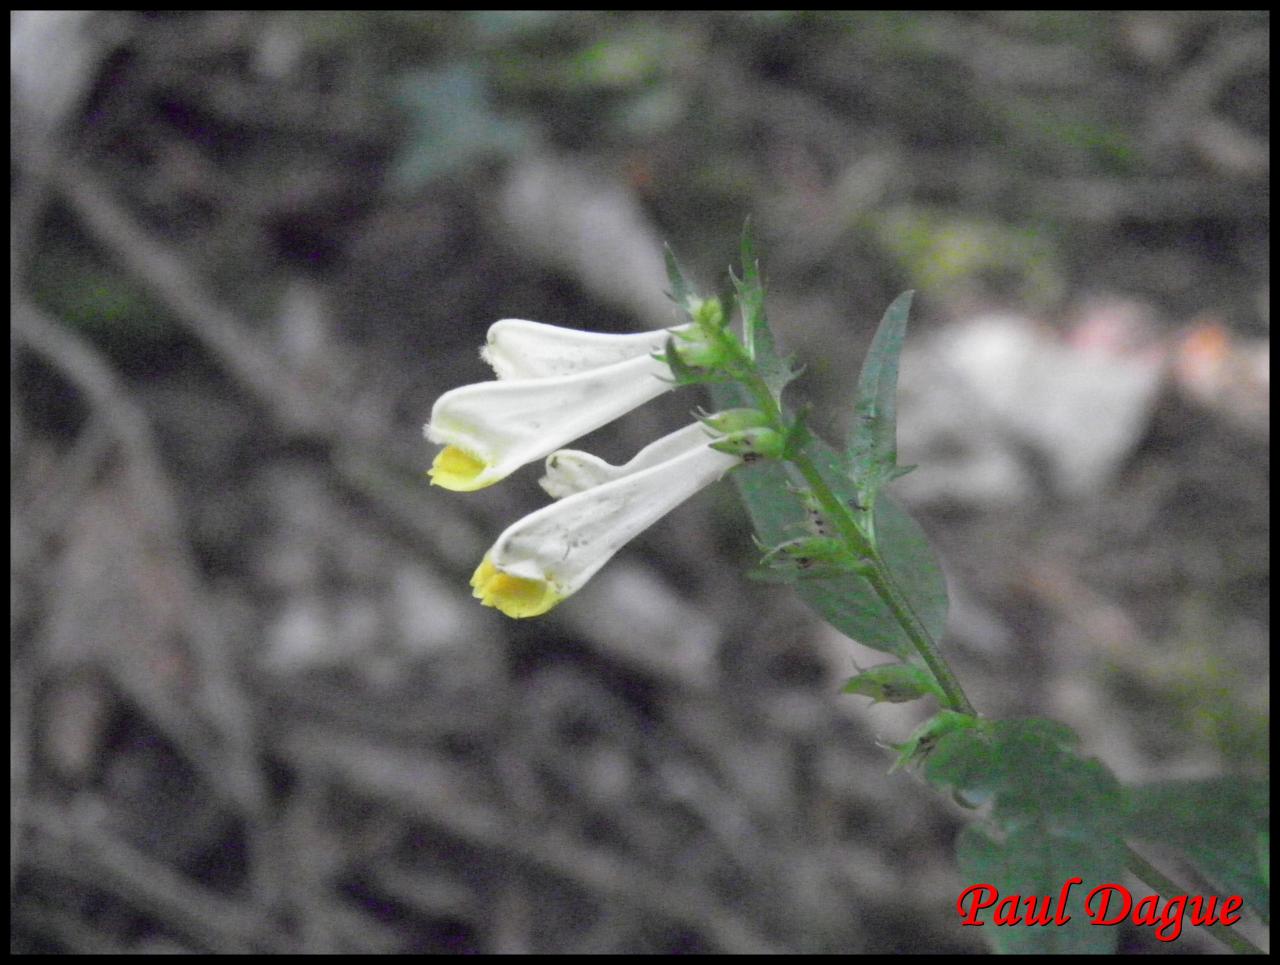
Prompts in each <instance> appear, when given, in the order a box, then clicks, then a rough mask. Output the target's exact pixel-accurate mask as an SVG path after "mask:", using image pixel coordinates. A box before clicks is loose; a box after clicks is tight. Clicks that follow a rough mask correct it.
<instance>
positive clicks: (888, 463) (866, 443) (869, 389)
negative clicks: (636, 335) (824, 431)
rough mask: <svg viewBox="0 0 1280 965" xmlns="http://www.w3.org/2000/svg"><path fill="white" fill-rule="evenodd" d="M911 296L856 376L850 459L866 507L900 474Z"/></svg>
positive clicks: (880, 332)
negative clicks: (901, 389) (902, 373)
mask: <svg viewBox="0 0 1280 965" xmlns="http://www.w3.org/2000/svg"><path fill="white" fill-rule="evenodd" d="M913 294H914V293H913V292H904V293H903V294H901V295H899V296H898V297H897V298H896V299H894V301H893V304H891V305H890V306H889V308H888V309H887V310H886V311H885V313H884V318H883V319H881V321H880V327H879V328H878V329H877V330H876V334H875V337H874V338H873V339H872V340H871V348H870V349H869V350H868V351H867V357H866V359H865V360H864V361H863V363H862V373H861V374H860V375H859V376H858V390H857V400H856V403H855V407H854V419H853V426H852V427H851V428H850V430H849V445H848V449H847V452H846V455H847V458H848V462H849V467H850V469H851V471H852V472H853V474H854V476H855V477H856V478H857V479H859V480H860V481H861V482H862V484H863V489H864V495H865V496H866V499H867V501H868V502H871V501H873V500H874V499H875V494H876V492H877V490H879V488H880V486H881V485H883V484H884V483H886V482H889V481H890V480H892V479H893V478H894V476H895V475H900V474H895V472H894V470H895V469H896V468H897V464H898V414H897V396H898V359H899V356H901V354H902V342H903V339H904V338H905V337H906V334H907V315H908V313H909V312H910V310H911V298H912V295H913Z"/></svg>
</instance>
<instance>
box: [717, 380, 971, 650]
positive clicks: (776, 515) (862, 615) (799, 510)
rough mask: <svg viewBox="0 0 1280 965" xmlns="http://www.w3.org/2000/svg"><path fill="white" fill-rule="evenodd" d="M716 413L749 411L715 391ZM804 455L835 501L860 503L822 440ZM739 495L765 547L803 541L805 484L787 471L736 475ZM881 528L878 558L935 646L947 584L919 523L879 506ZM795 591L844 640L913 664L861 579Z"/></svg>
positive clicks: (733, 390)
mask: <svg viewBox="0 0 1280 965" xmlns="http://www.w3.org/2000/svg"><path fill="white" fill-rule="evenodd" d="M712 398H713V400H714V402H715V405H716V407H717V408H732V407H734V406H738V405H744V404H747V403H748V401H749V400H748V399H747V397H746V396H745V393H743V392H742V390H741V388H740V387H738V386H731V385H725V386H715V387H714V388H713V389H712ZM804 451H805V452H806V453H807V454H808V455H809V456H810V457H811V458H813V459H814V460H815V462H816V463H818V464H819V471H820V472H822V474H823V477H824V478H825V479H826V480H827V482H828V484H829V485H830V486H832V488H833V490H834V491H835V493H836V495H837V496H838V497H839V498H841V499H845V500H853V499H856V498H857V495H856V487H855V486H854V484H853V481H852V480H851V479H849V477H848V476H847V475H845V474H844V473H843V472H842V471H841V469H840V460H839V457H838V456H837V455H836V454H835V453H834V452H833V451H832V449H831V448H830V447H829V446H827V445H826V443H824V442H822V441H821V440H820V439H818V438H816V437H813V436H810V438H809V439H808V440H807V442H806V443H805V445H804ZM733 479H734V483H735V485H736V486H737V487H738V493H739V495H740V496H741V497H742V501H743V504H744V505H745V506H746V507H747V512H748V513H749V514H750V516H751V521H752V524H753V525H754V527H755V530H756V535H757V537H758V539H759V540H760V543H761V544H762V545H764V546H769V547H774V546H778V545H780V544H782V543H786V542H787V541H789V540H794V539H796V538H798V537H801V536H803V535H804V534H805V533H806V532H807V525H808V514H807V513H806V510H805V505H804V499H803V498H802V497H801V495H800V494H799V492H798V491H797V490H798V489H800V488H802V480H801V479H800V478H799V476H798V475H793V474H792V472H790V471H789V470H788V467H787V466H786V465H784V464H782V463H778V462H774V461H767V462H760V463H757V464H756V465H754V466H748V467H745V468H742V469H738V470H736V471H735V472H734V473H733ZM875 528H876V532H877V534H878V542H879V546H880V555H881V556H882V557H883V558H884V560H885V562H886V564H887V565H888V567H889V569H890V571H891V572H892V573H893V576H894V579H895V580H896V582H897V583H898V586H899V588H900V589H901V590H902V592H903V593H904V594H905V595H906V598H907V600H908V601H910V603H911V606H912V608H913V609H914V610H915V611H916V613H917V615H918V616H919V617H920V619H921V621H922V622H923V623H924V625H925V627H926V628H927V629H928V630H929V632H930V634H932V635H933V636H934V638H935V639H938V638H941V636H942V633H943V630H944V629H945V627H946V622H947V583H946V578H945V577H944V576H943V574H942V569H941V568H940V567H939V566H938V562H937V559H936V557H935V556H934V555H933V551H932V549H930V547H929V541H928V539H927V538H926V537H925V535H924V531H923V530H921V529H920V526H919V524H918V523H916V521H915V520H913V519H912V518H911V517H910V516H908V515H907V514H906V513H905V512H903V511H902V510H901V509H900V508H898V506H897V505H896V504H895V503H894V502H893V501H892V500H891V499H889V498H887V497H884V498H881V499H879V500H877V503H876V507H875ZM796 590H797V592H798V593H799V594H800V597H801V599H803V600H804V601H805V602H806V603H807V604H808V605H809V606H810V607H812V608H813V609H814V610H815V611H817V613H818V615H819V616H821V617H822V618H823V619H824V620H826V621H827V622H828V623H830V624H831V625H832V626H833V627H835V628H836V629H837V630H839V631H840V632H841V633H843V634H845V635H846V636H849V637H851V638H852V639H854V640H857V641H858V642H859V643H861V644H863V645H864V646H867V647H870V648H872V649H873V650H879V651H880V652H881V653H888V654H892V655H893V656H895V657H898V658H899V659H901V660H914V659H916V656H915V648H914V647H913V646H912V644H911V640H910V638H908V637H907V635H906V633H905V632H904V631H903V629H902V627H901V626H900V625H899V624H898V621H897V620H896V619H895V618H894V616H893V614H892V613H891V612H890V611H889V609H888V607H886V606H885V605H884V603H883V602H882V601H881V600H880V597H879V596H878V595H877V594H876V593H875V591H874V590H873V589H872V588H871V585H870V584H869V583H867V581H866V580H864V579H863V578H862V577H861V576H858V575H857V574H856V573H844V572H842V573H840V574H838V575H835V576H832V577H829V578H815V579H805V580H803V581H801V582H799V583H797V585H796Z"/></svg>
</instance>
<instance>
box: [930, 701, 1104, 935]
mask: <svg viewBox="0 0 1280 965" xmlns="http://www.w3.org/2000/svg"><path fill="white" fill-rule="evenodd" d="M1075 742H1076V738H1075V734H1074V733H1072V731H1071V730H1070V729H1069V728H1066V727H1064V726H1062V725H1061V724H1057V723H1055V722H1053V721H1047V720H1006V721H981V722H979V723H978V725H977V726H975V727H972V728H968V729H963V730H957V731H954V732H952V733H949V734H947V735H945V736H944V737H943V738H942V739H941V740H940V741H939V742H938V744H937V746H936V747H935V748H934V750H933V752H932V753H931V754H930V755H929V757H928V758H927V759H926V761H925V765H924V776H925V779H926V780H927V781H929V782H930V783H933V784H937V785H941V786H944V787H950V788H952V789H953V790H954V791H955V792H957V793H959V794H960V795H962V796H963V797H964V798H965V799H967V800H969V801H971V802H990V803H991V809H990V811H989V814H988V817H987V819H986V820H985V821H983V822H981V823H979V824H976V825H974V826H971V827H969V828H967V829H965V831H964V832H962V833H961V835H960V839H959V841H958V842H957V845H956V855H957V858H958V861H959V865H960V872H961V875H962V876H963V880H964V885H965V887H968V886H970V885H975V884H979V883H981V884H988V885H991V886H993V887H994V888H995V889H996V891H997V893H998V895H999V897H1000V898H1001V899H1008V898H1009V897H1010V896H1012V895H1018V896H1019V897H1020V901H1019V902H1018V903H1017V905H1016V906H1014V905H1013V903H1012V902H1008V903H1007V904H1005V905H1001V904H999V903H998V902H997V904H996V905H995V906H994V907H991V908H988V909H986V911H985V912H980V913H979V918H980V919H981V920H983V921H984V922H986V923H987V924H986V925H985V926H984V930H985V935H986V937H987V938H988V939H989V940H990V941H991V942H992V943H993V944H994V945H995V946H996V948H997V949H998V950H1000V951H1002V952H1006V953H1023V954H1027V953H1060V954H1061V953H1074V954H1088V953H1105V952H1111V951H1114V949H1115V942H1116V930H1115V929H1113V928H1102V927H1097V926H1095V925H1093V924H1092V923H1091V922H1090V921H1089V919H1088V917H1087V916H1086V915H1085V913H1084V907H1083V902H1084V898H1085V896H1086V895H1088V894H1089V892H1090V891H1091V890H1092V889H1093V888H1094V887H1095V886H1097V885H1100V884H1107V883H1113V882H1117V881H1119V880H1120V878H1121V875H1122V874H1123V871H1124V867H1125V848H1124V839H1123V831H1124V804H1125V798H1124V794H1123V791H1122V790H1121V788H1120V785H1119V784H1118V782H1117V781H1116V779H1115V777H1114V776H1113V775H1112V774H1111V772H1110V771H1108V770H1107V769H1106V767H1104V766H1103V765H1102V764H1101V763H1100V762H1098V761H1096V760H1091V759H1090V760H1086V759H1084V758H1082V757H1080V756H1079V755H1078V754H1077V753H1076V752H1075V750H1074V744H1075ZM1074 877H1079V878H1081V879H1083V881H1082V883H1080V884H1077V885H1075V886H1074V887H1072V888H1071V889H1070V894H1069V897H1068V900H1067V901H1066V903H1065V905H1064V906H1063V908H1064V910H1065V912H1066V913H1067V914H1068V915H1070V916H1071V920H1070V921H1068V922H1067V923H1066V924H1064V925H1061V926H1055V925H1035V924H1032V925H1029V924H1026V921H1025V918H1026V914H1027V911H1028V906H1027V903H1026V902H1027V899H1028V898H1029V897H1031V896H1035V898H1036V900H1037V904H1038V905H1040V906H1041V907H1043V905H1044V902H1045V901H1054V902H1056V901H1057V899H1058V897H1059V895H1060V894H1061V892H1062V890H1063V886H1064V884H1065V883H1066V882H1067V881H1069V880H1070V879H1071V878H1074ZM1000 909H1003V910H1005V911H1009V912H1012V911H1016V912H1017V914H1018V915H1019V916H1020V918H1021V919H1022V923H1020V924H1005V925H997V924H994V923H993V921H994V915H995V913H996V912H997V911H998V910H1000ZM1038 910H1039V909H1038Z"/></svg>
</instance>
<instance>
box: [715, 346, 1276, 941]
mask: <svg viewBox="0 0 1280 965" xmlns="http://www.w3.org/2000/svg"><path fill="white" fill-rule="evenodd" d="M722 334H723V333H722ZM730 342H731V343H732V345H731V347H730V350H731V351H733V352H734V354H735V356H736V359H737V361H738V363H739V364H738V365H737V366H736V367H735V369H736V370H735V371H734V373H733V374H734V375H735V377H737V378H738V379H739V381H740V382H741V383H742V384H743V385H744V386H745V387H746V388H747V390H748V391H749V392H750V393H751V395H752V396H753V397H754V399H755V402H756V406H757V408H759V409H760V411H761V412H764V413H765V414H766V415H767V416H768V418H769V420H770V421H771V422H772V423H773V427H774V428H775V429H777V430H778V431H779V432H783V433H785V432H786V431H787V419H786V416H785V415H784V414H783V412H782V408H781V406H780V405H779V404H778V401H777V400H776V399H775V398H774V396H773V393H772V392H770V391H769V387H768V386H767V385H766V384H765V382H764V380H763V379H762V378H761V377H760V375H759V373H758V372H757V371H756V370H755V366H754V365H753V364H752V362H751V360H750V359H748V358H746V356H745V353H743V352H742V350H741V347H740V346H739V345H738V343H737V340H736V339H730ZM790 462H791V464H792V465H794V466H795V467H796V469H797V470H798V471H799V473H800V475H801V476H803V477H804V480H805V482H806V483H808V485H809V489H810V491H811V492H812V493H813V495H814V498H815V499H817V501H818V504H819V505H820V506H821V507H822V511H823V513H824V514H825V515H826V516H827V518H828V519H830V520H831V521H832V522H834V523H835V525H836V528H837V529H839V531H840V535H841V536H842V537H843V539H844V541H845V543H846V544H847V545H848V547H849V550H850V552H851V553H853V554H854V556H855V557H856V558H859V559H865V560H867V561H868V562H869V563H870V564H871V565H870V567H869V568H868V569H867V570H866V571H865V572H864V573H863V576H864V578H865V579H866V580H867V582H868V583H869V584H870V585H871V588H872V589H873V590H874V591H875V593H876V595H877V596H879V597H880V599H881V601H883V603H884V605H885V606H886V607H888V608H889V612H890V613H892V614H893V617H894V619H895V620H897V622H898V625H899V626H900V627H902V630H903V632H904V633H905V634H906V635H907V638H908V639H909V640H910V641H911V643H912V645H913V646H914V647H915V649H916V652H917V653H919V654H920V656H921V658H922V659H923V660H924V662H925V664H926V665H927V666H928V668H929V670H930V671H931V672H932V673H933V676H934V679H936V680H937V682H938V685H939V686H940V687H941V688H942V692H943V695H944V696H945V698H946V702H947V704H948V706H949V707H950V709H952V710H955V711H959V712H960V713H962V714H968V715H970V716H971V717H976V716H978V712H977V711H976V710H975V709H974V706H973V704H971V703H970V702H969V698H968V697H967V696H966V695H965V692H964V689H963V688H962V687H961V686H960V681H959V680H958V679H957V678H956V675H955V674H954V673H953V672H952V671H951V667H950V665H949V664H948V663H947V661H946V658H945V657H943V655H942V652H941V650H939V648H938V644H937V642H936V641H935V640H934V639H933V635H932V634H931V633H930V632H929V628H928V627H926V626H925V625H924V621H922V620H921V619H920V616H919V614H917V613H916V611H915V609H914V608H913V607H912V606H911V602H910V600H908V599H907V596H906V594H905V593H903V592H902V590H901V588H900V587H899V586H898V584H897V582H896V581H895V580H894V578H893V573H892V571H891V570H890V569H889V567H888V565H887V564H886V563H885V561H884V558H883V557H881V556H880V553H879V551H878V550H877V548H876V547H875V546H874V545H873V543H872V541H871V539H870V538H869V537H868V535H867V534H866V533H864V532H863V530H862V529H861V527H859V525H858V522H857V520H856V519H855V518H854V516H853V513H852V512H851V511H850V509H849V507H848V506H846V505H845V504H844V502H843V501H842V500H841V499H840V498H839V497H838V496H837V495H836V494H835V493H834V492H833V491H832V489H831V487H830V486H829V485H827V481H826V480H825V479H823V478H822V473H821V472H819V470H818V467H817V466H816V465H815V464H814V462H813V460H812V459H810V458H809V457H808V456H806V455H804V454H803V453H796V454H794V455H792V456H791V458H790ZM1126 859H1127V860H1126V864H1127V867H1128V869H1129V871H1130V872H1131V873H1132V874H1133V875H1134V876H1135V877H1137V878H1138V880H1140V881H1142V882H1143V883H1144V884H1146V885H1147V886H1148V887H1150V888H1151V889H1152V890H1153V891H1155V892H1156V893H1158V894H1160V895H1161V896H1162V897H1164V898H1165V899H1166V900H1168V899H1169V898H1171V897H1173V896H1175V895H1185V894H1187V893H1188V890H1187V889H1186V888H1183V887H1180V886H1179V885H1178V884H1177V883H1176V882H1174V881H1173V880H1172V879H1171V878H1168V877H1167V876H1165V875H1164V874H1163V873H1162V872H1160V871H1159V869H1157V868H1155V867H1154V866H1153V865H1152V864H1151V863H1150V862H1149V861H1147V860H1146V859H1145V858H1143V857H1142V856H1141V855H1140V854H1138V853H1137V852H1135V851H1134V850H1133V849H1132V848H1129V847H1128V846H1127V845H1126ZM1201 927H1203V928H1204V929H1205V930H1206V931H1207V932H1208V933H1209V934H1210V935H1212V936H1213V937H1214V938H1215V939H1216V940H1217V941H1219V942H1221V943H1222V944H1223V945H1225V946H1226V947H1227V948H1229V949H1231V950H1232V951H1233V952H1236V953H1237V954H1247V955H1261V954H1263V952H1262V950H1261V949H1260V948H1258V947H1257V946H1256V945H1254V944H1253V943H1252V942H1251V941H1249V939H1247V938H1245V937H1244V936H1243V935H1240V934H1238V933H1236V932H1235V931H1233V930H1232V929H1230V928H1229V927H1227V926H1226V925H1222V924H1215V925H1203V926H1201Z"/></svg>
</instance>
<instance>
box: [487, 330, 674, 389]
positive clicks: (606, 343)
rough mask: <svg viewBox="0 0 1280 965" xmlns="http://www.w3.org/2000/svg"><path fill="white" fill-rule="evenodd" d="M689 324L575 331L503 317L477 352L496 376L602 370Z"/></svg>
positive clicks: (657, 348) (652, 348)
mask: <svg viewBox="0 0 1280 965" xmlns="http://www.w3.org/2000/svg"><path fill="white" fill-rule="evenodd" d="M690 327H691V326H689V325H680V326H677V327H676V328H672V329H661V330H659V331H656V332H639V333H636V334H632V335H602V334H600V333H599V332H579V331H577V330H576V329H572V328H560V327H559V326H557V325H544V324H543V323H542V322H526V321H525V320H524V319H520V318H504V319H502V321H500V322H494V323H493V324H492V325H490V326H489V334H488V336H487V337H486V339H485V346H484V348H482V349H481V350H480V356H481V357H482V358H483V359H484V360H485V361H486V362H488V363H489V364H490V365H491V366H493V371H494V372H495V373H497V376H498V378H500V379H545V378H555V377H557V376H564V375H572V374H573V373H575V372H585V371H587V370H589V369H598V368H603V367H604V366H606V365H614V364H616V363H618V362H625V361H626V360H627V359H633V358H636V357H638V356H641V355H653V354H654V353H655V352H661V351H662V350H663V348H665V347H666V344H667V339H668V338H669V337H670V335H671V333H672V332H683V331H686V330H688V329H689V328H690Z"/></svg>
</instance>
